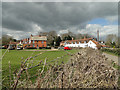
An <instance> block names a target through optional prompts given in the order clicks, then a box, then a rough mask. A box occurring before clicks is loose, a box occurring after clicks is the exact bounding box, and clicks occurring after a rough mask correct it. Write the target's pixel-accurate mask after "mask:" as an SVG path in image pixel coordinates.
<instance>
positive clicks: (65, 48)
mask: <svg viewBox="0 0 120 90" xmlns="http://www.w3.org/2000/svg"><path fill="white" fill-rule="evenodd" d="M71 49H72V48H69V47H64V50H71Z"/></svg>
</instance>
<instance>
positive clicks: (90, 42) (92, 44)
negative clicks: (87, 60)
mask: <svg viewBox="0 0 120 90" xmlns="http://www.w3.org/2000/svg"><path fill="white" fill-rule="evenodd" d="M88 47H91V48H94V49H97V47H96V44H95V43H93V42H92V41H91V40H90V41H89V42H88Z"/></svg>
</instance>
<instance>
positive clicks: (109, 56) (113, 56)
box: [103, 52, 120, 65]
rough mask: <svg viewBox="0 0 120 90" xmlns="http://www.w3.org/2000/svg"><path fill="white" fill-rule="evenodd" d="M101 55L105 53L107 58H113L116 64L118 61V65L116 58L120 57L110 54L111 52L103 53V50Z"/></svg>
mask: <svg viewBox="0 0 120 90" xmlns="http://www.w3.org/2000/svg"><path fill="white" fill-rule="evenodd" d="M103 55H105V56H106V57H107V58H108V60H113V61H114V62H116V63H117V64H118V62H119V65H120V61H119V60H118V59H119V58H120V57H118V56H115V55H111V54H108V53H105V52H103Z"/></svg>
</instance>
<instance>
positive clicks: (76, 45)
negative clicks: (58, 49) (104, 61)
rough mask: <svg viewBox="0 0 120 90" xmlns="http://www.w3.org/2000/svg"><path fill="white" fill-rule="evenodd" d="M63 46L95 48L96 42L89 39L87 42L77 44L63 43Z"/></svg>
mask: <svg viewBox="0 0 120 90" xmlns="http://www.w3.org/2000/svg"><path fill="white" fill-rule="evenodd" d="M65 47H83V48H85V47H90V48H94V49H97V47H96V44H95V43H93V42H92V41H91V40H90V41H89V42H88V43H79V44H65Z"/></svg>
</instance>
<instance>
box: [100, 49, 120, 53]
mask: <svg viewBox="0 0 120 90" xmlns="http://www.w3.org/2000/svg"><path fill="white" fill-rule="evenodd" d="M101 51H103V52H110V53H114V54H116V55H120V48H118V49H107V48H103V49H101Z"/></svg>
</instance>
